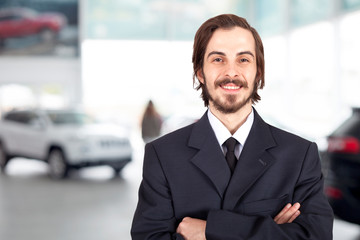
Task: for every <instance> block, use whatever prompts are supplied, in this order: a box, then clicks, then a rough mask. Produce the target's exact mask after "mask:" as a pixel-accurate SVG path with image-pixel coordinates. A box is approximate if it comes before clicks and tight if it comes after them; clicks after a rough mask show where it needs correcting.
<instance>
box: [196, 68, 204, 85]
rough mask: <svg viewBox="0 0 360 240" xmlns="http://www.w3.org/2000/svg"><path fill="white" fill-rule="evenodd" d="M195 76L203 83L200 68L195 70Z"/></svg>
mask: <svg viewBox="0 0 360 240" xmlns="http://www.w3.org/2000/svg"><path fill="white" fill-rule="evenodd" d="M196 77H197V79H198V80H199V81H200V82H201V83H202V84H204V82H205V81H204V74H203V71H202V69H199V70H198V71H197V72H196Z"/></svg>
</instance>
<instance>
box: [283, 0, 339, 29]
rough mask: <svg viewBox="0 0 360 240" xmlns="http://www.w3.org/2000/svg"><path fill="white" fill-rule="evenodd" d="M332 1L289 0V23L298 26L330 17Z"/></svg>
mask: <svg viewBox="0 0 360 240" xmlns="http://www.w3.org/2000/svg"><path fill="white" fill-rule="evenodd" d="M333 9H334V1H328V0H312V1H302V0H290V10H291V12H290V17H291V20H290V23H291V26H293V27H298V26H302V25H306V24H309V23H313V22H316V21H320V20H324V19H327V18H329V17H331V15H332V13H333Z"/></svg>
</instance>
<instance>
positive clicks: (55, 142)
mask: <svg viewBox="0 0 360 240" xmlns="http://www.w3.org/2000/svg"><path fill="white" fill-rule="evenodd" d="M13 157H25V158H32V159H39V160H44V161H46V162H48V164H49V169H50V175H51V176H52V177H53V178H64V177H66V176H67V173H68V170H69V169H71V168H75V169H78V168H81V167H86V166H96V165H109V166H111V167H112V168H113V169H114V171H115V173H116V174H118V173H119V172H120V171H121V170H122V168H123V167H124V166H125V165H126V164H127V163H129V162H130V161H131V159H132V147H131V144H130V140H129V137H128V134H127V131H126V129H123V128H121V127H120V126H117V125H109V124H104V123H99V122H96V121H95V120H94V119H93V118H91V117H90V116H89V115H86V114H85V113H83V112H78V111H71V110H56V111H55V110H51V111H45V110H26V111H25V110H24V111H11V112H9V113H7V114H6V115H5V116H4V117H3V120H2V121H1V122H0V167H1V170H2V171H4V170H5V167H6V165H7V163H8V162H9V160H10V159H11V158H13Z"/></svg>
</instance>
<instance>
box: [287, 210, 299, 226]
mask: <svg viewBox="0 0 360 240" xmlns="http://www.w3.org/2000/svg"><path fill="white" fill-rule="evenodd" d="M299 215H300V211H299V210H297V211H296V212H295V213H294V215H292V216H291V218H290V220H289V221H288V223H292V222H293V221H294V220H295V219H296V218H297V217H298V216H299Z"/></svg>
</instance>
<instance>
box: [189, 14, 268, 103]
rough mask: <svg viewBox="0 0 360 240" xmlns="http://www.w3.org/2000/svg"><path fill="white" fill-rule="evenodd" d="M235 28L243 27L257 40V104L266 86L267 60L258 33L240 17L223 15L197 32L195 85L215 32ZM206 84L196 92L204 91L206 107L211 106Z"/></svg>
mask: <svg viewBox="0 0 360 240" xmlns="http://www.w3.org/2000/svg"><path fill="white" fill-rule="evenodd" d="M233 27H241V28H244V29H247V30H249V31H250V32H251V33H252V35H253V37H254V39H255V54H256V66H257V73H256V77H255V86H254V92H253V95H252V97H251V100H252V103H255V102H257V101H259V100H260V99H261V97H260V96H259V94H258V93H257V90H258V89H262V88H263V87H264V85H265V60H264V47H263V44H262V41H261V38H260V36H259V34H258V33H257V31H256V30H255V29H254V28H253V27H251V26H250V24H249V23H248V22H247V21H246V19H245V18H242V17H238V16H236V15H233V14H222V15H219V16H216V17H213V18H210V19H208V20H207V21H206V22H204V23H203V24H202V25H201V26H200V28H199V29H198V30H197V32H196V34H195V39H194V47H193V48H194V51H193V56H192V62H193V68H194V73H193V84H194V86H195V84H196V77H197V76H196V74H197V73H198V72H199V71H202V68H203V64H204V55H205V52H206V48H207V45H208V43H209V41H210V38H211V37H212V35H213V33H214V32H215V30H217V29H219V28H224V29H230V28H233ZM204 87H205V86H204V84H202V83H201V82H199V85H198V86H196V87H195V88H196V90H199V89H200V88H201V89H202V94H201V97H202V99H203V100H204V104H205V106H208V105H209V98H208V96H207V94H204V93H205V91H206V90H204Z"/></svg>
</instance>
